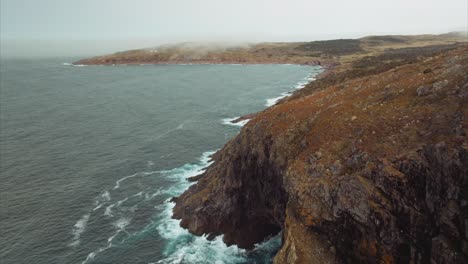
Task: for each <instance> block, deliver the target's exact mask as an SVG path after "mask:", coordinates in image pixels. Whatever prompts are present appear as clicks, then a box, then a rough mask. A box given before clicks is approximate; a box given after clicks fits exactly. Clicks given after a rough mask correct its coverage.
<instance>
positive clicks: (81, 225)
mask: <svg viewBox="0 0 468 264" xmlns="http://www.w3.org/2000/svg"><path fill="white" fill-rule="evenodd" d="M89 216H90V214H89V213H88V214H84V215H83V216H82V217H81V218H80V219H79V220H78V221H77V222H76V223H75V225H74V226H73V229H72V234H73V241H72V242H71V243H70V246H73V247H75V246H78V245H79V244H80V237H81V234H82V233H83V232H84V231H85V229H86V225H87V224H88V220H89Z"/></svg>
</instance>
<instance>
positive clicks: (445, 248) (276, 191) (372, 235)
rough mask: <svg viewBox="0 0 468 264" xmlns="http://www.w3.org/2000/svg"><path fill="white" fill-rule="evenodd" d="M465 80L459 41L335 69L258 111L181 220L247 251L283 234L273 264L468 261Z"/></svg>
mask: <svg viewBox="0 0 468 264" xmlns="http://www.w3.org/2000/svg"><path fill="white" fill-rule="evenodd" d="M392 52H393V53H392ZM467 73H468V47H467V46H466V45H463V44H461V45H455V46H450V47H444V48H440V49H438V48H429V49H426V50H424V49H417V48H415V49H410V50H399V51H388V52H386V53H384V54H383V55H381V57H365V58H362V59H360V60H358V61H355V62H353V63H352V64H349V65H344V66H343V67H341V68H340V67H337V68H336V69H334V70H333V71H332V72H330V74H328V75H326V76H323V77H322V78H321V79H320V80H318V81H317V82H314V83H311V84H310V85H308V86H307V87H306V88H304V89H303V90H301V91H299V92H298V93H296V94H295V95H294V96H292V97H291V98H288V99H286V100H283V101H282V102H280V103H279V104H277V105H275V106H273V107H270V108H268V109H266V110H265V111H263V112H260V113H258V114H256V115H255V116H254V117H253V119H252V120H251V121H250V122H248V123H247V124H246V125H245V126H244V127H243V128H242V130H241V132H240V134H239V135H238V136H236V137H235V138H233V139H232V140H230V141H229V142H228V143H227V144H226V145H225V146H224V147H223V149H221V150H220V151H219V152H217V153H216V154H215V155H214V156H213V159H214V161H215V162H214V163H213V164H212V165H211V166H210V167H209V168H208V169H207V171H206V172H205V173H204V174H203V175H202V176H201V177H199V180H198V182H197V183H196V184H195V185H192V186H191V187H190V188H189V189H188V190H187V191H186V192H185V193H184V194H182V195H181V196H180V197H178V198H175V201H176V206H175V208H174V218H177V219H181V220H182V221H181V226H183V227H184V228H188V230H189V231H190V232H192V233H194V234H197V235H201V234H210V235H211V236H214V235H220V234H224V241H225V242H226V243H227V244H237V245H239V246H240V247H243V248H251V247H252V246H253V245H254V243H258V242H261V241H262V240H264V239H265V238H267V237H268V236H270V235H272V234H276V233H278V232H279V231H282V236H283V238H282V247H281V249H280V251H279V252H278V254H277V255H276V257H275V263H322V264H323V263H467V262H468V142H467V128H468V121H467V119H466V116H467V114H468V74H467Z"/></svg>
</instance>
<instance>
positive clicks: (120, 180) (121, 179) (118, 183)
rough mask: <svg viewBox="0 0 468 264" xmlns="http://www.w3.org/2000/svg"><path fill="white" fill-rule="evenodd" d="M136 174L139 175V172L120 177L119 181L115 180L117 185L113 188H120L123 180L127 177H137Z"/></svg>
mask: <svg viewBox="0 0 468 264" xmlns="http://www.w3.org/2000/svg"><path fill="white" fill-rule="evenodd" d="M136 176H138V173H135V174H132V175H129V176H125V177H123V178H120V179H119V180H117V181H116V182H115V186H114V188H112V190H116V189H118V188H120V183H121V182H123V181H125V180H126V179H130V178H133V177H136Z"/></svg>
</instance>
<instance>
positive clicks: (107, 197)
mask: <svg viewBox="0 0 468 264" xmlns="http://www.w3.org/2000/svg"><path fill="white" fill-rule="evenodd" d="M101 197H102V198H103V199H104V201H110V200H111V197H110V193H109V191H107V190H106V191H104V192H103V193H102V194H101Z"/></svg>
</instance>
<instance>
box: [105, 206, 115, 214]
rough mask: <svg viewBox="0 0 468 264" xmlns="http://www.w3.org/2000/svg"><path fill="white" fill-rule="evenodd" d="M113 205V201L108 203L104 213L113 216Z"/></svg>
mask: <svg viewBox="0 0 468 264" xmlns="http://www.w3.org/2000/svg"><path fill="white" fill-rule="evenodd" d="M114 206H115V203H113V204H111V205H109V206H107V207H106V210H104V215H107V216H110V217H113V216H114V215H113V214H112V208H113V207H114Z"/></svg>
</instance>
